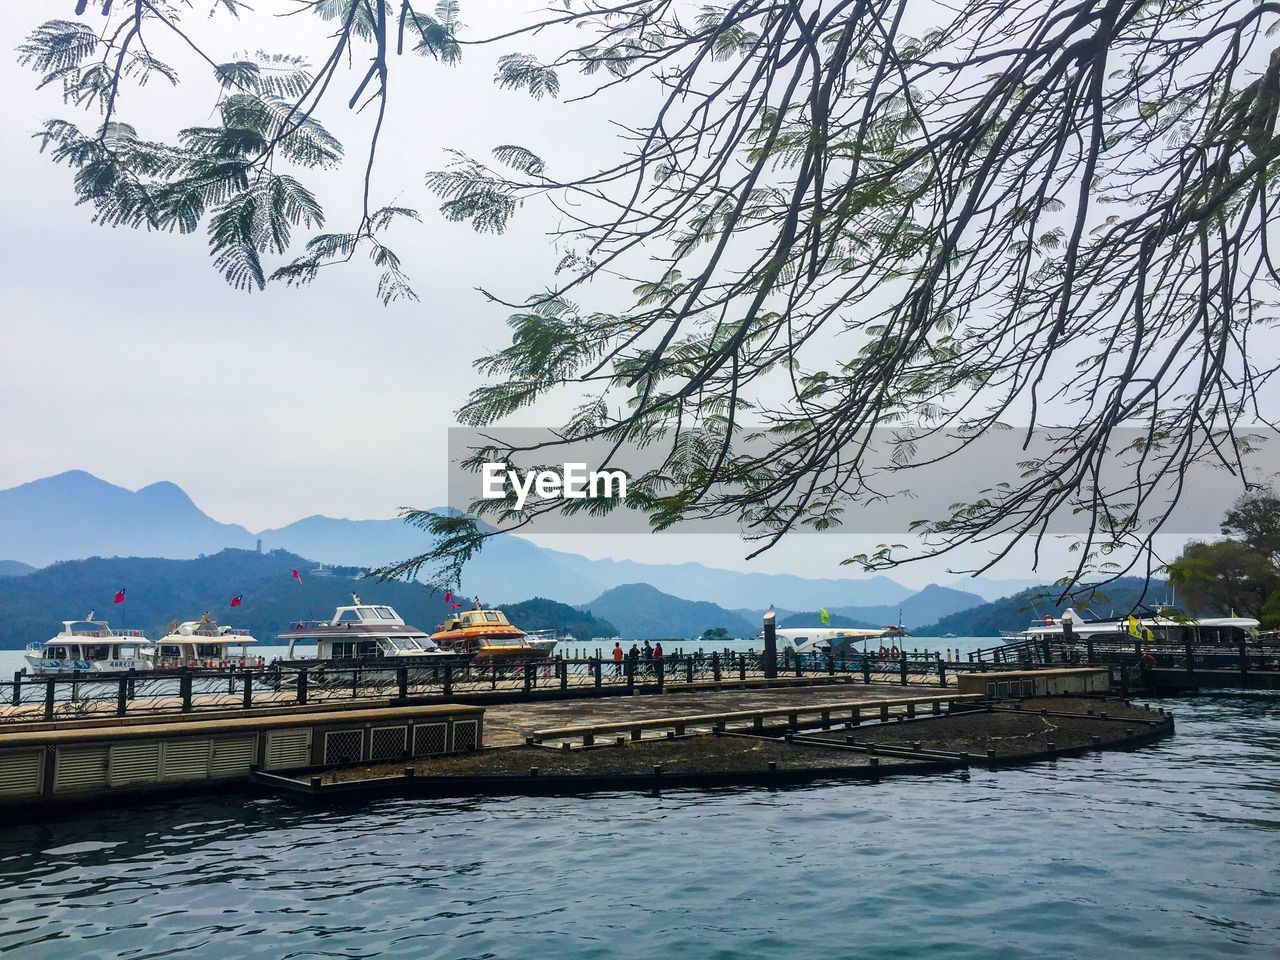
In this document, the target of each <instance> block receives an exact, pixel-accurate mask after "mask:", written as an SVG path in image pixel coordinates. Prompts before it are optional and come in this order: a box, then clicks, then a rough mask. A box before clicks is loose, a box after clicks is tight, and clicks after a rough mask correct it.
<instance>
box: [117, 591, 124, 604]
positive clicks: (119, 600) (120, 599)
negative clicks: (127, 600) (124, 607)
mask: <svg viewBox="0 0 1280 960" xmlns="http://www.w3.org/2000/svg"><path fill="white" fill-rule="evenodd" d="M116 603H124V588H121V589H119V590H117V591H116Z"/></svg>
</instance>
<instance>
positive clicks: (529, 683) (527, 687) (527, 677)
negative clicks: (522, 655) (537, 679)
mask: <svg viewBox="0 0 1280 960" xmlns="http://www.w3.org/2000/svg"><path fill="white" fill-rule="evenodd" d="M520 669H521V670H523V671H524V695H525V696H526V697H527V696H529V695H530V694H531V693H532V692H533V671H534V670H536V669H538V668H537V667H533V668H530V666H529V661H528V660H525V661H524V665H523V666H522V667H521V668H520Z"/></svg>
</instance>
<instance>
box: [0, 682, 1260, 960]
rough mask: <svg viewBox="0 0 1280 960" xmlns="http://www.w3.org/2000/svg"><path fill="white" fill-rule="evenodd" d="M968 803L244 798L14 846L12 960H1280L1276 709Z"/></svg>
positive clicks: (1236, 715)
mask: <svg viewBox="0 0 1280 960" xmlns="http://www.w3.org/2000/svg"><path fill="white" fill-rule="evenodd" d="M1166 706H1170V707H1172V709H1173V710H1174V711H1175V713H1176V715H1177V723H1178V734H1177V736H1176V737H1174V738H1172V739H1170V740H1167V741H1163V742H1162V743H1160V744H1157V745H1155V746H1153V747H1151V748H1149V749H1145V750H1142V751H1138V752H1134V753H1106V754H1095V755H1090V756H1086V757H1081V758H1073V759H1063V760H1059V761H1058V762H1056V763H1053V764H1045V765H1040V766H1033V767H1028V768H1025V769H1021V770H1006V771H1000V772H989V771H974V772H973V775H972V777H971V778H970V779H968V780H964V779H961V778H959V777H956V776H945V777H938V778H933V779H902V780H892V779H890V780H886V781H884V782H882V783H880V784H858V785H849V784H815V785H811V786H807V787H803V788H795V789H779V790H773V791H764V790H718V791H671V792H668V793H664V794H662V795H660V796H653V795H643V794H597V795H593V796H588V797H580V798H571V797H556V798H549V799H528V800H522V799H511V798H500V799H499V798H493V799H481V800H382V801H376V802H369V803H367V804H349V805H340V806H333V807H320V806H316V807H312V806H304V805H295V804H292V803H289V802H284V801H280V800H277V799H259V798H251V797H245V798H243V799H241V800H237V801H231V802H228V800H226V799H225V798H223V799H220V800H218V801H216V802H215V801H192V802H171V803H164V804H154V805H149V806H145V807H141V808H138V809H134V810H114V811H98V812H88V813H85V814H83V815H80V816H79V817H77V818H76V819H67V820H62V821H58V822H55V823H49V824H43V825H20V826H11V827H8V828H6V829H5V830H4V832H3V834H0V954H3V955H6V956H15V957H21V958H23V960H46V958H48V960H53V958H77V960H79V958H95V960H96V958H102V960H125V958H127V960H152V958H164V957H179V956H180V957H183V958H184V960H187V958H195V960H200V958H219V960H221V958H226V957H234V958H236V960H257V958H271V960H279V958H298V960H302V958H308V960H310V958H343V960H353V958H370V960H373V958H378V960H387V958H415V960H418V958H448V960H469V958H476V960H479V958H490V957H501V958H508V957H512V956H517V955H518V956H552V957H556V958H557V960H577V958H597V957H616V956H618V955H620V954H625V955H626V956H627V957H635V958H650V957H652V958H663V960H669V958H673V957H698V958H723V960H728V958H741V957H751V958H753V960H768V958H775V957H776V958H792V957H800V956H805V957H810V956H812V957H845V956H850V955H854V954H857V955H873V956H892V957H922V958H927V957H939V958H941V957H946V958H947V960H956V958H970V957H974V958H977V957H986V956H990V955H991V954H992V952H993V950H994V951H996V952H998V953H999V955H1000V956H1002V957H1007V958H1011V960H1022V958H1033V957H1043V956H1055V957H1087V958H1092V957H1096V956H1107V957H1122V958H1124V957H1132V958H1135V960H1136V958H1147V957H1152V956H1224V957H1252V956H1268V957H1270V956H1275V955H1276V954H1277V952H1278V951H1280V930H1278V928H1277V920H1276V918H1277V916H1280V913H1278V911H1277V907H1278V906H1280V875H1278V869H1277V866H1276V865H1277V864H1278V863H1280V812H1278V811H1280V804H1277V799H1280V796H1278V795H1280V751H1278V750H1277V748H1278V747H1280V697H1276V696H1274V695H1254V694H1234V693H1231V694H1220V695H1217V696H1209V697H1202V698H1197V699H1196V700H1194V701H1193V700H1181V701H1173V702H1166Z"/></svg>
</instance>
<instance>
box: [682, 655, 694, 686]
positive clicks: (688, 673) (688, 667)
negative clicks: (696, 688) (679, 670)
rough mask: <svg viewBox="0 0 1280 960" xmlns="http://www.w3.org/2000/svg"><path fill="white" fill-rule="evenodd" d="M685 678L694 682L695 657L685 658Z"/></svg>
mask: <svg viewBox="0 0 1280 960" xmlns="http://www.w3.org/2000/svg"><path fill="white" fill-rule="evenodd" d="M684 679H685V682H686V683H690V684H692V683H693V657H685V658H684Z"/></svg>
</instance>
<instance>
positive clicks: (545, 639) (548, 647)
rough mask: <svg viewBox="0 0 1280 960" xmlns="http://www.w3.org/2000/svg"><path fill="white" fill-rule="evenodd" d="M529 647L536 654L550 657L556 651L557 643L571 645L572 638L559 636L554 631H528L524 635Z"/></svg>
mask: <svg viewBox="0 0 1280 960" xmlns="http://www.w3.org/2000/svg"><path fill="white" fill-rule="evenodd" d="M524 638H525V640H527V641H528V643H529V646H531V647H533V649H534V650H535V651H537V652H538V653H545V654H547V655H548V656H550V655H551V653H553V652H554V651H555V649H556V644H558V643H573V642H575V640H574V638H573V637H571V636H569V635H567V634H566V635H564V636H559V635H557V634H556V632H555V631H554V630H528V631H526V632H525V635H524Z"/></svg>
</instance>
